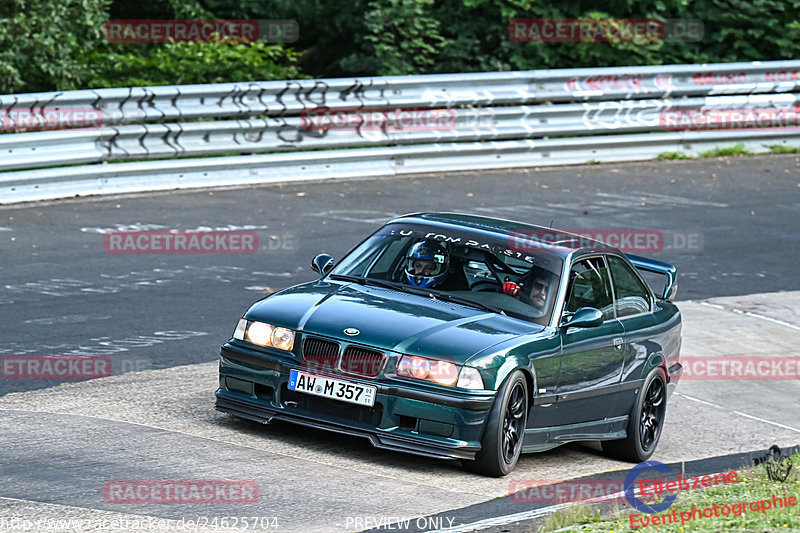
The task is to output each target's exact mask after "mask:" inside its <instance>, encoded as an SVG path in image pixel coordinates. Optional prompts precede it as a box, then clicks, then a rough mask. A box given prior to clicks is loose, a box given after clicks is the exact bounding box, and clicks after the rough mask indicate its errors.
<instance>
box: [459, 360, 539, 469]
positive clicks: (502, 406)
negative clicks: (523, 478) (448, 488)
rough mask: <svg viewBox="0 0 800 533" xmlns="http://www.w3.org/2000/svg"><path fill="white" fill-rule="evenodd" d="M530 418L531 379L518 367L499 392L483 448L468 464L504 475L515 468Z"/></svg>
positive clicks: (487, 423)
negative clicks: (529, 391) (528, 380)
mask: <svg viewBox="0 0 800 533" xmlns="http://www.w3.org/2000/svg"><path fill="white" fill-rule="evenodd" d="M527 421H528V382H527V381H526V380H525V376H524V374H523V373H522V371H520V370H516V371H514V372H513V373H512V374H511V376H509V377H508V379H506V381H505V383H503V386H502V387H501V388H500V390H499V391H498V392H497V398H496V399H495V401H494V405H493V406H492V410H491V411H490V412H489V419H488V420H487V421H486V429H485V430H484V432H483V438H482V439H481V449H480V451H479V452H478V453H477V454H475V459H474V460H472V461H465V467H466V468H467V469H468V470H471V471H472V472H475V473H478V474H483V475H485V476H492V477H501V476H505V475H507V474H508V473H510V472H511V471H512V470H514V467H515V466H516V465H517V461H518V460H519V456H520V453H521V452H522V440H523V438H524V437H525V424H526V423H527Z"/></svg>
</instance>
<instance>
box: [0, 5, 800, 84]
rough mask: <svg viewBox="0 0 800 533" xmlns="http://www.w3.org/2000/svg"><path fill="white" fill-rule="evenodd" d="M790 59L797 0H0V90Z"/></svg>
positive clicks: (798, 50) (794, 50)
mask: <svg viewBox="0 0 800 533" xmlns="http://www.w3.org/2000/svg"><path fill="white" fill-rule="evenodd" d="M109 18H111V19H215V18H223V19H294V20H296V21H297V23H298V24H299V27H300V38H299V40H298V41H297V42H296V43H293V44H292V45H291V47H289V46H288V45H274V44H267V43H173V44H113V43H107V42H105V41H104V39H103V35H102V31H101V30H102V26H103V23H104V22H105V21H106V20H108V19H109ZM515 18H519V19H531V18H538V19H553V18H555V19H606V18H610V19H658V20H662V21H667V20H670V19H697V20H700V21H702V23H703V25H704V35H703V37H702V39H701V40H700V41H698V42H681V41H680V40H676V39H672V40H664V41H654V42H517V41H515V40H513V39H512V35H509V26H510V23H511V21H512V20H513V19H515ZM512 29H513V28H512ZM295 50H297V51H298V52H295ZM797 57H800V0H694V1H691V2H690V1H689V0H641V1H635V2H634V1H633V0H609V1H608V2H604V3H597V2H590V1H589V0H575V1H572V2H537V1H534V0H437V1H434V0H351V1H347V2H345V1H342V0H340V1H327V2H323V1H321V0H236V1H234V0H151V1H150V2H140V1H136V2H134V1H132V0H0V93H7V92H28V91H45V90H56V89H57V90H66V89H75V88H88V87H99V86H124V85H160V84H172V83H206V82H208V83H210V82H214V81H247V80H255V79H277V78H296V77H301V76H304V77H314V78H324V77H337V76H351V75H394V74H428V73H447V72H478V71H509V70H529V69H542V68H570V67H607V66H622V65H657V64H672V63H711V62H731V61H751V60H762V61H764V60H776V59H794V58H797Z"/></svg>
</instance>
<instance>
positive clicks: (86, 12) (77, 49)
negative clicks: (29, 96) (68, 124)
mask: <svg viewBox="0 0 800 533" xmlns="http://www.w3.org/2000/svg"><path fill="white" fill-rule="evenodd" d="M0 2H2V4H0V93H14V92H28V91H31V92H32V91H48V90H53V89H59V90H67V89H82V88H84V87H85V86H86V80H87V78H88V76H89V71H90V66H89V65H87V64H86V63H84V62H83V61H82V60H81V56H82V55H83V54H85V53H86V52H87V51H91V50H94V49H96V48H97V47H98V45H99V44H100V42H101V38H102V34H101V33H100V28H102V25H103V23H104V22H105V21H106V20H107V18H108V6H109V4H110V0H0Z"/></svg>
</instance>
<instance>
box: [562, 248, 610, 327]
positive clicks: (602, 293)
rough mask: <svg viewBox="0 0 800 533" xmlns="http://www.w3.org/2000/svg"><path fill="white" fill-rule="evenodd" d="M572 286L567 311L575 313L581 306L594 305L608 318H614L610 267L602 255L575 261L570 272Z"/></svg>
mask: <svg viewBox="0 0 800 533" xmlns="http://www.w3.org/2000/svg"><path fill="white" fill-rule="evenodd" d="M569 284H570V288H569V293H568V294H569V296H568V297H567V306H566V311H568V312H570V313H574V312H575V311H577V310H578V309H580V308H581V307H594V308H597V309H599V310H600V311H602V312H603V317H604V318H605V319H606V320H613V319H614V318H615V317H614V302H613V301H612V298H611V283H610V282H609V277H608V268H607V267H606V263H605V261H603V259H602V258H600V257H595V258H592V259H584V260H582V261H579V262H577V263H575V264H574V265H573V266H572V271H571V272H570V282H569Z"/></svg>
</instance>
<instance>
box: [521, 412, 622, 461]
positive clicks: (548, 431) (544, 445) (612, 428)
mask: <svg viewBox="0 0 800 533" xmlns="http://www.w3.org/2000/svg"><path fill="white" fill-rule="evenodd" d="M627 426H628V415H624V416H618V417H615V418H606V419H603V420H594V421H592V422H581V423H580V424H567V425H564V426H550V427H544V428H532V429H526V430H525V440H523V441H522V451H523V452H526V453H527V452H543V451H545V450H549V449H551V448H555V447H556V446H560V445H561V444H565V443H567V442H571V441H576V440H617V439H624V438H625V435H626V431H625V429H626V428H627Z"/></svg>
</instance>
